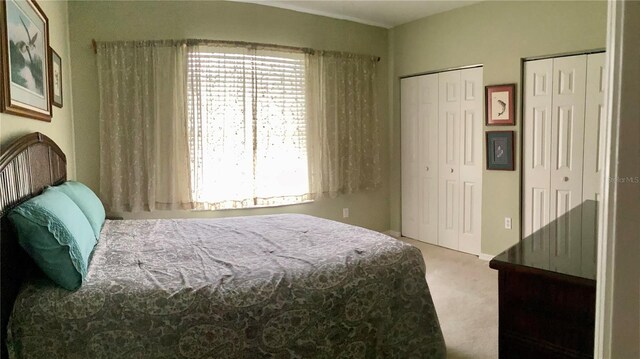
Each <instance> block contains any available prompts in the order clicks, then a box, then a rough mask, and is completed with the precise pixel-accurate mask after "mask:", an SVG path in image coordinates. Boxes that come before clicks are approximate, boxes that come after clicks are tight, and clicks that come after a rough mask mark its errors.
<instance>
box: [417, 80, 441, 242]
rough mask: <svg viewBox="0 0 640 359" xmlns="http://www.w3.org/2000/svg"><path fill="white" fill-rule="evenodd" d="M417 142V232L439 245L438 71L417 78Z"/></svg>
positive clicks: (422, 238) (422, 237)
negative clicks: (418, 222) (418, 149)
mask: <svg viewBox="0 0 640 359" xmlns="http://www.w3.org/2000/svg"><path fill="white" fill-rule="evenodd" d="M418 87H419V108H418V143H419V148H420V154H419V159H420V166H419V167H418V173H419V175H420V183H419V188H420V193H419V194H420V196H419V200H420V203H419V205H418V206H419V218H420V225H419V226H420V235H419V236H418V238H417V239H419V240H421V241H424V242H427V243H431V244H438V74H433V75H425V76H420V77H418Z"/></svg>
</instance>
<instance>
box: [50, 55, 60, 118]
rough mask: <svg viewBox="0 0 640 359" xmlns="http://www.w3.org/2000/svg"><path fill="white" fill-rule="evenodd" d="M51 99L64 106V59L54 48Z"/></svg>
mask: <svg viewBox="0 0 640 359" xmlns="http://www.w3.org/2000/svg"><path fill="white" fill-rule="evenodd" d="M50 59H51V71H50V72H51V73H50V75H51V101H52V103H53V104H54V105H55V106H57V107H62V59H61V58H60V55H58V53H57V52H55V50H54V49H51V57H50Z"/></svg>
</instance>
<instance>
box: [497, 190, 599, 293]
mask: <svg viewBox="0 0 640 359" xmlns="http://www.w3.org/2000/svg"><path fill="white" fill-rule="evenodd" d="M597 224H598V216H597V202H596V201H591V200H589V201H585V202H583V203H582V205H580V206H578V207H576V208H574V209H572V210H570V211H569V212H567V213H565V214H564V215H562V216H561V217H559V218H557V219H556V220H554V221H552V222H551V223H549V224H548V225H546V226H544V227H542V228H541V229H540V230H538V231H536V232H534V233H533V234H531V235H529V236H527V237H525V238H524V239H522V240H521V241H520V242H519V243H517V244H515V245H513V246H512V247H511V248H509V249H507V250H506V251H504V252H502V253H500V254H499V255H497V256H496V257H494V258H493V259H492V260H491V262H490V263H489V266H490V267H491V268H494V269H498V270H521V271H530V272H538V273H540V274H543V275H544V274H547V275H561V276H570V277H575V278H574V279H576V280H577V281H580V282H583V283H588V284H592V285H595V280H596V267H597V265H596V263H597V253H598V247H597V243H598V240H597V238H598V235H597Z"/></svg>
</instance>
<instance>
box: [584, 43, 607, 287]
mask: <svg viewBox="0 0 640 359" xmlns="http://www.w3.org/2000/svg"><path fill="white" fill-rule="evenodd" d="M605 57H606V55H605V53H600V54H593V55H588V56H587V95H586V96H587V97H586V105H585V120H584V121H585V123H584V161H583V168H582V171H583V173H584V175H583V180H582V201H583V205H582V243H583V246H582V258H583V260H584V261H583V262H582V273H583V274H584V275H595V273H596V266H597V265H596V263H597V245H596V244H597V241H596V240H595V238H596V236H597V233H598V228H597V223H598V207H599V206H598V203H599V202H600V201H601V200H602V196H601V193H600V191H601V186H602V180H603V178H604V173H603V171H602V169H603V165H604V151H603V147H604V141H605V117H604V114H605V111H604V91H605V85H606V83H607V81H606V78H605V74H606V71H605V65H604V64H605Z"/></svg>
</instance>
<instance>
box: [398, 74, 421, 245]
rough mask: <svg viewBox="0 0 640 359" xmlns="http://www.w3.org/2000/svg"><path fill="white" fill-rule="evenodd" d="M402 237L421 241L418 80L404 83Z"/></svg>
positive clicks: (401, 113) (402, 102) (401, 91)
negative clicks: (419, 217)
mask: <svg viewBox="0 0 640 359" xmlns="http://www.w3.org/2000/svg"><path fill="white" fill-rule="evenodd" d="M400 96H401V101H400V127H401V130H400V132H401V133H400V136H401V137H402V141H401V176H402V180H401V183H402V235H403V236H406V237H409V238H418V237H419V234H420V231H419V222H418V221H419V220H418V216H419V209H418V205H419V202H420V200H419V198H418V196H419V191H418V178H419V177H418V166H419V162H418V161H419V158H418V78H416V77H412V78H407V79H402V80H401V81H400Z"/></svg>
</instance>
